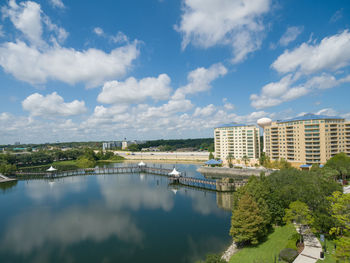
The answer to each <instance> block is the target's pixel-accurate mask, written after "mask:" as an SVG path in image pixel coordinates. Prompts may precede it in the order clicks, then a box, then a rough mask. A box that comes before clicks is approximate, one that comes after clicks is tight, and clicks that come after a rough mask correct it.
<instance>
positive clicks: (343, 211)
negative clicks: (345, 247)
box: [328, 191, 350, 236]
mask: <svg viewBox="0 0 350 263" xmlns="http://www.w3.org/2000/svg"><path fill="white" fill-rule="evenodd" d="M328 199H329V200H330V202H331V213H332V217H333V218H334V219H335V220H336V225H335V226H334V227H332V229H331V231H330V234H333V233H334V234H336V235H340V236H343V235H350V194H343V193H341V192H339V191H336V192H334V193H333V194H332V196H331V197H329V198H328Z"/></svg>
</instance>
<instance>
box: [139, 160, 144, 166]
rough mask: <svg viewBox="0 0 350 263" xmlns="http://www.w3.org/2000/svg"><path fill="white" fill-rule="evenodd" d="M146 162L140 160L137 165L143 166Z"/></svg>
mask: <svg viewBox="0 0 350 263" xmlns="http://www.w3.org/2000/svg"><path fill="white" fill-rule="evenodd" d="M145 165H146V164H145V163H144V162H143V161H141V162H140V163H139V164H138V166H145Z"/></svg>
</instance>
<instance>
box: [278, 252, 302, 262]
mask: <svg viewBox="0 0 350 263" xmlns="http://www.w3.org/2000/svg"><path fill="white" fill-rule="evenodd" d="M297 256H298V252H297V251H296V250H294V249H291V248H285V249H283V250H281V252H280V254H279V257H280V258H281V259H282V260H284V261H286V262H288V263H292V262H293V261H294V259H295V258H296V257H297Z"/></svg>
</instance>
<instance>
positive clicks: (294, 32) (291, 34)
mask: <svg viewBox="0 0 350 263" xmlns="http://www.w3.org/2000/svg"><path fill="white" fill-rule="evenodd" d="M303 30H304V27H302V26H301V27H296V26H291V27H288V28H287V31H286V32H285V33H284V34H283V36H282V37H281V39H280V40H279V43H280V45H281V46H287V45H288V44H289V43H291V42H293V41H294V40H295V39H296V38H297V37H298V36H299V35H300V34H301V32H303Z"/></svg>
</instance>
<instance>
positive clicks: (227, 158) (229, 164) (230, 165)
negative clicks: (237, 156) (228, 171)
mask: <svg viewBox="0 0 350 263" xmlns="http://www.w3.org/2000/svg"><path fill="white" fill-rule="evenodd" d="M232 159H233V156H232V153H229V154H228V155H227V157H226V160H227V163H228V166H229V167H230V168H232V167H233V164H232Z"/></svg>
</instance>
